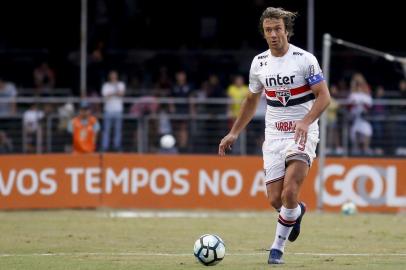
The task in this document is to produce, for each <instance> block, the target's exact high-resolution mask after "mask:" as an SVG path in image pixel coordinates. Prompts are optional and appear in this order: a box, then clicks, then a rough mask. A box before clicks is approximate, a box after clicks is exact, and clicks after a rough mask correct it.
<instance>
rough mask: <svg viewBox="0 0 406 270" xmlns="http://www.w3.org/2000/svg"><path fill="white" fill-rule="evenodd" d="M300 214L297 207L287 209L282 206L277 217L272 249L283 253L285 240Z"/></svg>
mask: <svg viewBox="0 0 406 270" xmlns="http://www.w3.org/2000/svg"><path fill="white" fill-rule="evenodd" d="M300 214H301V209H300V206H299V205H297V207H296V208H293V209H288V208H285V207H284V206H282V208H281V212H280V213H279V217H278V223H276V233H275V240H274V241H273V244H272V247H271V248H272V249H278V250H280V251H282V252H284V250H285V244H286V239H288V236H289V234H290V232H291V231H292V228H293V225H295V223H296V219H297V218H298V217H299V216H300Z"/></svg>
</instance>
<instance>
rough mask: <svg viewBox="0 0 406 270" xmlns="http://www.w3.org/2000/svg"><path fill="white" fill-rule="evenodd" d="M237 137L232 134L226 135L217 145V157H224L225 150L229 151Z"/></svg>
mask: <svg viewBox="0 0 406 270" xmlns="http://www.w3.org/2000/svg"><path fill="white" fill-rule="evenodd" d="M237 137H238V136H237V135H234V134H230V133H229V134H227V135H226V136H225V137H224V138H223V139H222V140H221V142H220V144H219V155H220V156H224V155H225V154H226V150H231V146H232V145H233V143H234V142H235V141H236V140H237Z"/></svg>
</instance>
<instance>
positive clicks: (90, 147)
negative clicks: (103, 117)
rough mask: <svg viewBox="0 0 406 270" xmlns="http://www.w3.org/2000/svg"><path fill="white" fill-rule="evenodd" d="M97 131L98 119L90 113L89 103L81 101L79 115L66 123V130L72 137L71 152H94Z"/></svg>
mask: <svg viewBox="0 0 406 270" xmlns="http://www.w3.org/2000/svg"><path fill="white" fill-rule="evenodd" d="M99 131H100V124H99V121H98V120H97V118H96V117H95V116H93V115H92V114H91V112H90V107H89V104H88V103H87V102H82V103H81V104H80V111H79V115H78V116H76V117H74V118H73V119H72V120H71V121H70V123H69V125H68V132H69V133H71V134H72V138H73V152H74V153H80V154H84V153H93V152H95V150H96V143H97V134H98V132H99Z"/></svg>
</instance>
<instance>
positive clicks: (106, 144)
mask: <svg viewBox="0 0 406 270" xmlns="http://www.w3.org/2000/svg"><path fill="white" fill-rule="evenodd" d="M108 78H109V80H108V81H107V82H105V83H104V84H103V88H102V96H103V97H104V99H105V103H104V127H103V141H102V149H103V151H104V152H106V151H108V150H109V148H110V130H111V128H112V126H114V141H113V150H114V151H117V152H119V151H121V150H122V149H121V147H122V145H121V132H122V125H123V96H124V94H125V84H124V82H122V81H119V78H118V73H117V71H115V70H112V71H110V73H109V77H108Z"/></svg>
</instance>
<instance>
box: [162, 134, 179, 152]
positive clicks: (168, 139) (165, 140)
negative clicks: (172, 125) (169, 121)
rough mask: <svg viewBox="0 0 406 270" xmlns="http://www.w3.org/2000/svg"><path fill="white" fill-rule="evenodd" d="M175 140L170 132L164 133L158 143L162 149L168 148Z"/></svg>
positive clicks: (172, 145)
mask: <svg viewBox="0 0 406 270" xmlns="http://www.w3.org/2000/svg"><path fill="white" fill-rule="evenodd" d="M175 143H176V140H175V137H173V136H172V135H171V134H166V135H164V136H162V137H161V140H160V144H161V147H162V148H164V149H169V148H172V147H174V146H175Z"/></svg>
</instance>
